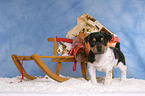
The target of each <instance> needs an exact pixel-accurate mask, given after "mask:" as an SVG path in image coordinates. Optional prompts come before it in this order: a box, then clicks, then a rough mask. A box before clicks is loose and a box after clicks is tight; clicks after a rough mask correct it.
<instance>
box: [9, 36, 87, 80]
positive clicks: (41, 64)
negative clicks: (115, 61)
mask: <svg viewBox="0 0 145 96" xmlns="http://www.w3.org/2000/svg"><path fill="white" fill-rule="evenodd" d="M48 41H52V42H53V44H54V56H39V55H38V54H34V55H32V56H18V55H12V59H13V61H14V63H15V65H16V67H17V68H18V70H19V71H20V73H21V74H22V70H23V75H24V77H26V78H28V79H30V80H33V79H36V78H37V77H34V76H31V75H29V74H28V73H27V72H26V71H25V69H24V68H23V66H22V63H21V62H20V61H22V60H23V59H24V58H25V59H24V60H25V61H30V60H34V61H35V63H36V64H37V65H38V66H39V67H40V68H41V70H42V71H43V72H44V73H45V74H46V75H48V76H49V77H50V78H52V79H54V80H56V81H58V82H63V81H66V80H68V79H69V78H64V77H60V71H61V62H74V56H57V40H56V38H48ZM41 58H52V62H57V66H56V74H55V73H53V72H52V71H51V70H50V69H49V68H48V67H47V66H46V64H45V63H44V62H43V60H42V59H41ZM80 64H81V70H82V75H83V78H85V79H86V80H88V78H87V68H88V65H87V63H85V62H81V63H80ZM21 68H22V69H21Z"/></svg>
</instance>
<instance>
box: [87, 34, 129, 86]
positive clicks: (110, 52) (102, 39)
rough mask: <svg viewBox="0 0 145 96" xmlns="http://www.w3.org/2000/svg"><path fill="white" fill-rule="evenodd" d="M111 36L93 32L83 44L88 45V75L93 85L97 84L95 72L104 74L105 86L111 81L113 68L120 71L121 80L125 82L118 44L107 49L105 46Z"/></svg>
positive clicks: (121, 55)
mask: <svg viewBox="0 0 145 96" xmlns="http://www.w3.org/2000/svg"><path fill="white" fill-rule="evenodd" d="M111 39H112V36H111V35H110V34H108V33H105V32H94V33H91V34H90V35H88V36H87V37H85V39H84V40H85V42H86V43H89V45H90V51H89V54H88V66H89V75H90V79H91V82H92V83H93V84H96V83H97V80H96V70H98V71H102V72H105V74H106V77H105V83H104V84H105V85H108V84H110V83H111V81H112V70H113V68H116V67H117V68H119V69H120V70H121V80H123V81H125V80H126V72H127V66H126V63H125V57H124V55H123V53H122V52H121V51H120V43H118V44H116V46H115V47H108V46H107V44H108V42H110V41H111Z"/></svg>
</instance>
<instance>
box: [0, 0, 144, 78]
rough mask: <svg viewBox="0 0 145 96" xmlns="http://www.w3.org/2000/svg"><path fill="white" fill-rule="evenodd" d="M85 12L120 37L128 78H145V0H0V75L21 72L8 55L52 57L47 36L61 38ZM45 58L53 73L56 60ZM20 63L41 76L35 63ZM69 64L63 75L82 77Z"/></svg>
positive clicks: (32, 73) (41, 73)
mask: <svg viewBox="0 0 145 96" xmlns="http://www.w3.org/2000/svg"><path fill="white" fill-rule="evenodd" d="M86 13H89V14H90V15H92V16H93V17H94V18H95V19H96V20H98V21H99V22H101V23H102V24H103V25H104V26H106V27H107V28H108V29H109V30H111V31H112V32H113V33H115V34H117V35H118V37H119V38H120V42H121V50H122V51H123V53H124V55H125V57H126V64H127V67H128V71H127V78H137V79H145V59H144V54H145V49H144V47H145V32H144V31H145V0H0V46H1V47H0V77H15V76H18V75H21V74H20V73H19V71H18V70H17V68H16V66H15V65H14V63H13V61H12V59H11V55H12V54H17V55H26V56H30V55H33V54H36V53H37V54H39V55H44V56H48V55H49V56H52V55H53V54H54V53H53V44H52V43H49V42H48V41H47V38H48V37H55V36H58V37H65V36H66V34H67V32H68V31H69V30H71V29H72V28H73V27H74V26H75V25H76V24H77V18H78V17H80V16H81V15H83V14H86ZM43 60H44V62H45V63H46V65H47V66H48V67H49V68H50V69H51V70H52V71H53V72H55V68H56V63H53V62H51V59H43ZM24 67H25V69H26V71H27V72H28V73H30V74H31V75H34V76H44V75H45V74H44V73H43V72H42V71H41V70H40V68H39V67H38V66H37V65H36V64H35V63H34V62H33V61H30V62H24ZM72 67H73V63H62V70H61V74H62V75H65V76H72V77H74V76H75V77H80V76H82V75H81V70H80V69H81V68H80V64H78V65H77V71H75V72H73V71H72ZM97 76H104V73H102V72H97ZM119 76H120V71H119V70H118V69H115V77H119Z"/></svg>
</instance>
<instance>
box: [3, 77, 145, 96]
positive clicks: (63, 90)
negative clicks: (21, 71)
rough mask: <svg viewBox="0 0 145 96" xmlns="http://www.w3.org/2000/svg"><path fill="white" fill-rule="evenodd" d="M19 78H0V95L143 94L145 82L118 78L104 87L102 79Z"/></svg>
mask: <svg viewBox="0 0 145 96" xmlns="http://www.w3.org/2000/svg"><path fill="white" fill-rule="evenodd" d="M20 80H21V76H17V77H14V78H0V93H43V94H53V95H54V94H55V95H56V94H61V95H67V96H69V95H73V94H79V95H80V94H81V95H86V94H88V95H89V94H98V93H107V94H108V93H122V92H123V93H126V92H127V93H128V92H129V93H130V92H133V93H134V92H137V93H144V92H145V80H141V79H134V78H130V79H127V80H126V82H122V81H121V80H120V79H119V78H114V79H113V80H112V83H111V84H110V85H104V84H103V83H104V77H100V78H98V79H97V81H98V84H96V85H94V84H92V83H91V81H86V80H85V79H83V78H71V79H69V80H68V81H65V82H62V83H60V82H57V81H54V80H52V79H51V78H49V77H48V79H46V77H45V78H37V79H35V80H28V79H26V78H25V79H24V80H23V82H21V83H18V82H19V81H20Z"/></svg>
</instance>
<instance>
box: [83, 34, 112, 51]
mask: <svg viewBox="0 0 145 96" xmlns="http://www.w3.org/2000/svg"><path fill="white" fill-rule="evenodd" d="M111 39H112V36H111V35H110V34H107V33H105V32H95V33H91V34H90V35H89V36H87V37H86V38H85V41H86V42H89V44H90V50H91V51H92V52H93V53H94V54H103V53H104V52H105V51H106V49H107V43H108V41H111Z"/></svg>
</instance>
